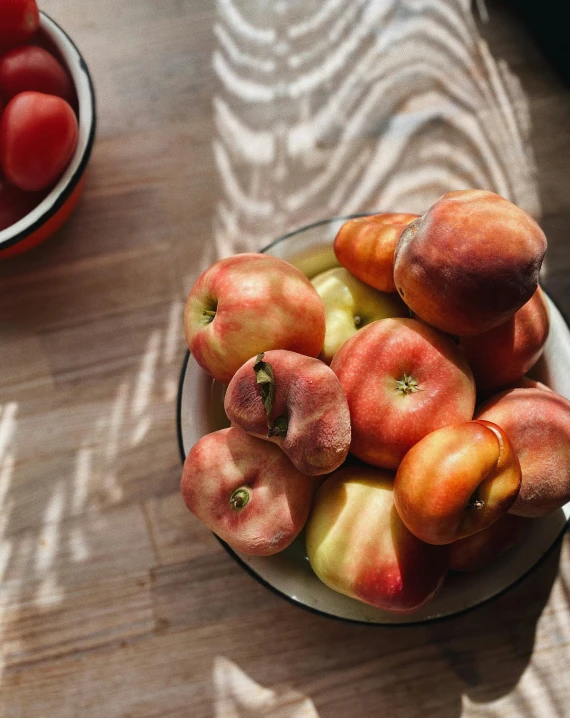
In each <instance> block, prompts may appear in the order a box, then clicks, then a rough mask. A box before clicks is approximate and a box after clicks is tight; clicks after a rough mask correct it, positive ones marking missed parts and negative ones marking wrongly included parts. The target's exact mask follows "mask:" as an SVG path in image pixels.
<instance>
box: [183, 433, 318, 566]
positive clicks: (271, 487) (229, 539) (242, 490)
mask: <svg viewBox="0 0 570 718" xmlns="http://www.w3.org/2000/svg"><path fill="white" fill-rule="evenodd" d="M181 490H182V496H183V498H184V501H185V503H186V506H188V508H189V509H190V511H192V513H193V514H195V515H196V516H197V517H198V518H199V519H200V521H202V522H203V523H204V524H205V525H206V526H207V527H208V528H209V529H210V530H211V531H213V532H214V533H215V534H217V535H218V536H219V537H220V538H221V539H222V540H223V541H225V542H226V543H228V544H229V545H230V546H232V547H233V548H234V549H236V550H237V551H242V552H243V553H246V554H250V555H252V556H270V555H272V554H274V553H277V552H278V551H282V550H283V549H284V548H286V547H287V546H288V545H289V544H290V543H291V542H292V541H293V539H294V538H295V537H296V536H297V535H298V534H299V532H300V531H301V529H302V528H303V526H304V525H305V522H306V520H307V517H308V515H309V510H310V507H311V500H312V496H313V482H312V481H311V480H310V479H308V478H307V477H306V476H303V474H301V473H300V472H299V471H297V469H296V468H295V467H294V466H293V464H292V463H291V462H290V461H289V459H288V458H287V457H286V456H285V454H284V453H283V452H282V451H281V450H280V449H279V448H278V447H277V446H274V445H273V444H269V443H267V442H265V441H260V440H259V439H256V438H255V437H253V436H250V435H249V434H246V432H245V431H242V430H241V429H239V428H238V427H231V428H229V429H222V430H221V431H215V432H214V433H212V434H207V435H206V436H204V437H203V438H202V439H200V441H199V442H198V443H197V444H195V445H194V446H193V447H192V449H191V450H190V452H189V453H188V456H187V457H186V461H185V463H184V471H183V474H182V482H181Z"/></svg>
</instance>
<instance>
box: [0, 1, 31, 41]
mask: <svg viewBox="0 0 570 718" xmlns="http://www.w3.org/2000/svg"><path fill="white" fill-rule="evenodd" d="M39 26H40V14H39V11H38V6H37V3H36V0H0V48H2V49H6V48H9V47H16V46H17V45H21V44H22V43H24V42H27V41H28V40H29V39H30V38H31V37H32V35H34V33H35V32H36V30H37V29H38V27H39Z"/></svg>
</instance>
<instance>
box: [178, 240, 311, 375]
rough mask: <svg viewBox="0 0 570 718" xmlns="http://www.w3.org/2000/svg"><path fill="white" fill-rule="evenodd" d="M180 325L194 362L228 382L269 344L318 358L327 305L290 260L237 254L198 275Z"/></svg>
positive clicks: (270, 346) (268, 347) (265, 255)
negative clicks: (183, 330)
mask: <svg viewBox="0 0 570 718" xmlns="http://www.w3.org/2000/svg"><path fill="white" fill-rule="evenodd" d="M184 329H185V332H186V339H187V341H188V346H189V347H190V351H191V352H192V354H193V356H194V358H195V359H196V361H197V362H198V364H199V365H200V366H201V367H202V368H203V369H204V370H205V371H207V372H208V374H210V375H211V376H213V377H214V378H215V379H217V380H218V381H221V382H223V383H224V384H227V383H228V382H229V381H230V379H231V378H232V376H233V375H234V373H235V372H236V371H237V370H238V369H239V368H240V366H241V365H242V364H243V363H244V362H245V361H247V360H248V359H249V358H250V357H252V356H254V355H255V354H258V353H259V352H263V351H266V350H267V349H290V350H291V351H296V352H299V353H301V354H307V355H308V356H313V357H316V356H317V355H318V353H319V352H320V351H321V348H322V346H323V341H324V338H325V310H324V307H323V303H322V301H321V298H320V297H319V295H318V294H317V291H316V290H315V288H314V287H313V285H312V284H311V283H310V282H309V280H308V279H307V277H305V275H304V274H303V273H302V272H301V271H299V270H298V269H297V268H296V267H294V266H293V265H292V264H289V263H288V262H285V261H284V260H283V259H277V258H276V257H270V256H269V255H267V254H236V255H235V256H233V257H228V258H227V259H221V260H220V261H219V262H216V264H214V265H213V266H211V267H210V268H209V269H207V270H206V271H205V272H204V273H203V274H202V275H201V276H200V277H199V279H198V281H197V282H196V284H195V285H194V287H193V288H192V290H191V292H190V294H189V295H188V300H187V302H186V308H185V310H184Z"/></svg>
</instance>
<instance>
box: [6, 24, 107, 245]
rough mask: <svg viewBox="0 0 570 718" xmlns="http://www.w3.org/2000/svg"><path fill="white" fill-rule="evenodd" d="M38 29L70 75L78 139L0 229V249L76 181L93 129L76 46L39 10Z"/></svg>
mask: <svg viewBox="0 0 570 718" xmlns="http://www.w3.org/2000/svg"><path fill="white" fill-rule="evenodd" d="M40 30H41V32H42V33H43V34H44V35H46V36H47V37H48V38H49V40H50V42H51V43H53V45H54V46H55V47H56V48H57V50H58V52H59V54H60V56H61V59H62V60H63V62H64V64H65V65H66V67H67V70H68V71H69V74H70V75H71V78H72V80H73V84H74V85H75V90H76V93H77V101H78V119H79V139H78V143H77V149H76V150H75V154H74V155H73V157H72V159H71V162H70V163H69V165H68V167H67V169H66V170H65V172H64V173H63V175H62V176H61V177H60V179H59V181H58V182H57V184H56V185H55V187H54V188H53V189H52V190H51V192H50V193H49V194H48V195H47V196H46V197H45V198H44V199H43V200H42V202H40V204H38V205H37V207H34V209H33V210H32V211H31V212H30V213H29V214H27V215H26V216H25V217H23V218H22V219H21V220H20V221H19V222H16V223H15V224H13V225H12V226H11V227H7V228H6V229H4V230H2V231H0V249H2V248H3V247H6V246H9V245H11V244H13V243H14V241H18V240H19V239H21V238H23V237H25V236H26V235H27V234H28V233H29V232H30V230H32V229H35V228H36V225H37V224H38V222H40V221H41V220H43V219H45V218H46V217H45V216H46V215H48V214H50V213H51V210H53V209H54V208H55V207H56V205H59V204H60V203H61V201H62V200H63V199H64V197H63V195H66V196H67V194H69V193H71V191H72V190H73V188H74V187H75V185H76V184H77V182H78V181H79V179H80V177H81V175H82V174H83V171H84V169H85V165H86V163H87V160H88V158H89V153H90V151H91V145H92V143H93V139H94V133H95V94H94V90H93V85H92V82H91V78H90V76H89V71H88V69H87V66H86V64H85V61H84V60H83V58H82V56H81V54H80V52H79V50H78V49H77V47H76V46H75V45H74V44H73V42H72V40H71V39H70V37H69V36H68V35H67V34H66V33H65V32H64V31H63V30H62V29H61V28H60V27H59V25H58V24H57V23H55V22H54V21H53V20H52V19H51V18H50V17H48V16H47V15H45V14H44V13H43V12H42V13H40Z"/></svg>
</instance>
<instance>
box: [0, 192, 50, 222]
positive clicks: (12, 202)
mask: <svg viewBox="0 0 570 718" xmlns="http://www.w3.org/2000/svg"><path fill="white" fill-rule="evenodd" d="M45 196H46V194H45V192H22V190H21V189H18V188H17V187H14V186H13V185H11V184H8V183H7V182H3V181H2V180H0V231H2V230H3V229H6V228H7V227H11V226H12V225H13V224H16V222H18V221H19V220H20V219H22V218H23V217H25V216H26V215H27V214H29V213H30V212H31V211H32V210H33V208H34V207H36V206H37V205H38V204H39V203H40V202H41V201H42V200H43V199H44V197H45Z"/></svg>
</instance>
